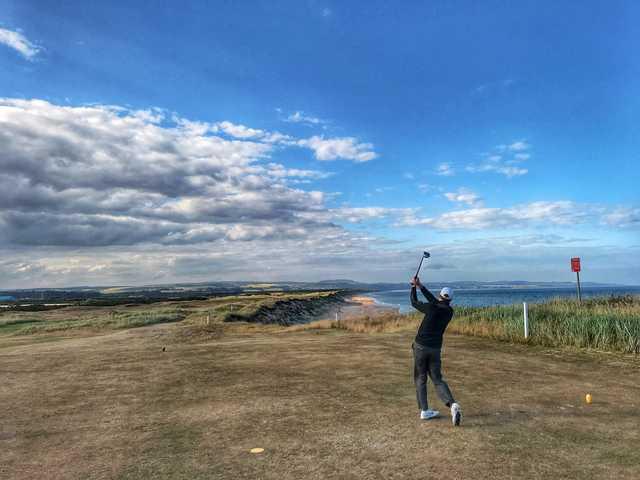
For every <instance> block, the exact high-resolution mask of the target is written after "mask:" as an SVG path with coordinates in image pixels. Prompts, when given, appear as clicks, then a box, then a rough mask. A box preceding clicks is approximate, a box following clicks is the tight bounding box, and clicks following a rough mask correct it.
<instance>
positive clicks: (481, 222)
mask: <svg viewBox="0 0 640 480" xmlns="http://www.w3.org/2000/svg"><path fill="white" fill-rule="evenodd" d="M601 212H602V210H601V209H600V208H598V207H594V206H592V205H586V204H577V203H574V202H570V201H556V202H544V201H541V202H532V203H528V204H522V205H516V206H513V207H508V208H470V209H467V210H456V211H452V212H447V213H443V214H442V215H439V216H437V217H426V218H425V217H423V218H420V217H416V216H411V215H409V216H406V217H404V218H403V219H402V220H401V221H400V222H399V223H398V225H403V226H418V225H423V226H428V227H433V228H436V229H439V230H453V229H469V230H481V229H491V228H515V227H523V226H528V225H539V224H542V225H550V224H551V225H570V224H577V223H586V222H588V221H592V220H595V219H596V218H597V215H598V214H599V213H601Z"/></svg>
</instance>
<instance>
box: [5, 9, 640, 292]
mask: <svg viewBox="0 0 640 480" xmlns="http://www.w3.org/2000/svg"><path fill="white" fill-rule="evenodd" d="M184 3H185V5H177V4H175V5H168V4H165V5H162V6H160V5H158V2H135V1H133V2H132V1H129V2H103V3H100V4H97V3H96V2H73V1H69V2H64V3H63V4H62V5H58V4H56V5H54V4H53V3H51V2H29V1H20V2H17V1H15V2H14V1H3V0H0V72H1V73H0V97H2V98H3V101H2V103H0V123H1V124H2V127H3V131H4V135H0V146H3V147H4V148H3V150H4V154H0V166H3V168H2V174H1V175H0V177H1V178H0V181H2V182H4V183H6V184H7V185H10V187H9V188H8V189H4V193H0V200H2V203H1V204H0V207H1V208H2V210H0V223H2V227H3V231H4V234H2V235H0V250H2V253H3V260H2V261H1V262H0V272H2V273H3V278H4V280H2V281H0V286H6V287H10V286H32V285H45V284H46V285H54V284H55V285H70V284H80V283H94V284H104V283H128V284H133V283H147V282H161V281H167V282H169V281H189V280H193V281H200V280H207V279H211V280H214V279H241V278H242V279H256V280H269V279H274V280H277V279H279V280H282V279H291V280H320V279H324V278H337V277H343V278H344V277H348V278H353V279H358V280H370V281H382V280H389V281H400V280H404V279H405V278H406V276H407V275H408V274H409V272H410V271H411V268H412V265H413V263H416V259H415V257H416V256H417V255H419V252H420V251H421V250H422V249H423V248H428V249H430V250H432V253H433V262H432V271H431V272H430V275H431V277H432V278H433V279H434V280H499V279H523V280H538V281H540V280H571V279H572V276H571V272H570V271H569V267H568V265H569V263H568V262H569V258H570V257H571V256H582V257H583V264H584V269H585V272H584V273H583V276H584V277H585V279H586V280H593V281H606V282H619V283H634V284H638V283H640V275H639V274H640V268H639V266H640V262H639V260H638V258H639V256H638V253H639V252H638V250H639V248H638V247H639V235H638V233H639V227H640V198H639V197H640V194H638V188H637V183H638V177H639V175H638V173H639V170H640V169H639V167H638V160H639V159H638V147H639V143H640V141H639V140H638V139H640V131H639V126H638V121H637V112H638V111H639V107H640V83H638V82H637V78H638V74H639V73H640V59H639V57H638V56H637V55H634V54H633V48H634V45H637V44H638V41H639V40H640V27H639V25H640V22H638V20H640V7H638V6H636V5H635V3H634V2H607V3H606V4H605V3H602V2H582V3H580V4H579V5H578V4H570V3H567V4H563V5H558V4H557V2H517V3H513V2H483V3H482V4H478V3H477V2H429V3H427V2H411V3H409V2H407V3H406V4H403V5H402V7H398V6H397V5H395V6H394V5H390V4H389V3H388V2H371V1H369V2H349V4H348V5H344V4H343V3H344V2H322V1H295V2H293V1H292V2H251V3H246V4H242V3H239V2H184ZM578 7H579V8H578ZM98 124H99V125H102V126H105V125H106V126H105V128H100V127H99V125H98ZM196 125H198V128H196ZM79 131H82V134H78V132H79ZM136 132H137V134H136ZM62 146H64V148H63V147H62ZM149 152H153V155H151V154H150V153H149ZM212 152H213V153H212ZM109 159H112V160H113V161H112V163H109ZM203 159H205V160H203ZM132 172H134V173H135V175H133V173H132ZM130 173H131V175H130ZM16 186H17V187H16ZM34 198H35V199H37V200H34ZM123 199H126V200H123ZM247 252H250V253H247ZM416 253H417V255H416Z"/></svg>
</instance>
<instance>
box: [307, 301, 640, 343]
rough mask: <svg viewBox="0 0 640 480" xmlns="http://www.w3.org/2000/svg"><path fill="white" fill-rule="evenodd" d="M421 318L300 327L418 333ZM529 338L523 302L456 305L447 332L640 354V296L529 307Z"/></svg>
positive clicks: (357, 320) (391, 316)
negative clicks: (524, 324)
mask: <svg viewBox="0 0 640 480" xmlns="http://www.w3.org/2000/svg"><path fill="white" fill-rule="evenodd" d="M420 320H421V315H419V314H407V315H400V314H385V315H381V316H379V317H361V318H354V319H348V320H342V321H335V320H334V321H328V320H325V321H322V322H315V323H313V324H309V325H308V326H301V327H298V328H333V329H340V330H347V331H351V332H358V333H381V332H394V331H402V330H415V329H417V327H418V325H419V322H420ZM529 324H530V325H529V329H530V332H529V335H530V336H529V338H528V339H525V338H524V334H523V315H522V304H517V305H505V306H494V307H455V316H454V319H453V321H452V322H451V324H450V325H449V328H448V330H447V331H448V332H454V333H461V334H464V335H472V336H478V337H488V338H493V339H496V340H503V341H509V342H515V343H530V344H538V345H547V346H560V347H578V348H589V349H596V350H608V351H618V352H627V353H640V297H638V296H631V295H628V296H622V297H598V298H590V299H587V300H583V301H582V303H578V301H577V300H571V299H553V300H551V301H548V302H546V303H541V304H531V305H530V306H529Z"/></svg>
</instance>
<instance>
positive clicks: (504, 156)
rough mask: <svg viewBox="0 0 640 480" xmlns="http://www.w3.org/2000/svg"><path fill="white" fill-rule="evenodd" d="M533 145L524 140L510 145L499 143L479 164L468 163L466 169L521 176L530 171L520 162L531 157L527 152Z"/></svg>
mask: <svg viewBox="0 0 640 480" xmlns="http://www.w3.org/2000/svg"><path fill="white" fill-rule="evenodd" d="M530 148H531V146H530V145H529V144H528V143H527V142H525V141H524V140H520V141H517V142H513V143H512V144H510V145H497V146H496V147H494V148H493V149H492V151H491V152H489V153H487V154H485V155H484V160H483V161H481V162H480V163H477V164H471V165H468V166H467V168H466V170H467V171H468V172H472V173H482V172H494V173H499V174H501V175H504V176H506V177H507V178H513V177H519V176H522V175H526V174H527V173H529V170H528V169H527V168H524V167H522V166H520V164H521V163H522V162H524V161H526V160H529V158H531V154H530V153H528V152H527V150H529V149H530Z"/></svg>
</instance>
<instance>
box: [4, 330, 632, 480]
mask: <svg viewBox="0 0 640 480" xmlns="http://www.w3.org/2000/svg"><path fill="white" fill-rule="evenodd" d="M187 328H189V327H187V326H185V325H180V324H163V325H153V326H150V327H143V328H139V329H132V330H126V331H118V332H116V333H108V334H104V335H101V336H90V337H77V336H76V337H73V338H61V337H60V336H58V337H45V336H39V337H26V338H25V337H21V338H20V339H19V341H18V339H16V338H15V337H14V338H11V337H5V338H0V375H1V378H2V384H1V386H0V406H1V410H0V412H1V414H0V415H1V431H0V477H1V478H3V479H5V478H6V479H13V480H21V479H37V478H47V479H73V478H77V479H107V478H109V479H111V478H117V479H125V478H127V479H143V478H144V479H146V478H154V479H158V478H171V479H190V480H191V479H200V478H202V479H204V478H207V479H211V478H212V479H223V478H224V479H240V478H249V479H278V480H286V479H325V478H344V479H350V478H352V479H363V478H376V479H377V478H379V479H393V478H397V479H404V478H416V479H417V478H446V479H458V478H465V479H485V478H486V479H492V480H496V479H503V478H545V479H560V478H576V479H588V480H593V479H600V478H602V479H604V478H607V479H609V478H616V479H637V478H640V453H639V452H640V450H639V449H638V445H640V432H639V419H640V374H639V373H638V372H639V369H640V362H639V361H638V359H636V358H634V357H629V356H627V357H625V356H622V355H604V354H602V355H599V354H588V355H587V354H578V353H574V354H568V353H560V352H558V351H551V350H548V349H543V348H541V347H527V346H522V345H509V344H501V343H496V342H493V341H490V340H484V339H475V338H467V337H462V336H450V337H449V338H448V339H447V342H446V349H445V354H444V367H445V374H446V376H447V377H448V380H449V383H450V385H451V387H452V389H453V391H454V393H455V394H456V395H457V397H458V399H459V401H460V403H461V404H462V406H463V411H464V424H463V426H462V427H461V428H458V429H454V428H453V427H452V426H451V424H450V422H449V420H448V418H442V419H438V420H433V421H429V422H420V421H419V420H418V418H417V410H416V406H415V400H414V393H413V386H412V383H411V379H410V369H411V353H410V344H411V337H412V335H411V334H410V333H390V334H377V335H375V334H374V335H371V334H356V333H350V332H343V331H335V330H319V331H312V330H310V331H284V332H282V331H281V329H279V328H261V327H259V326H256V327H250V328H243V329H241V328H239V327H236V326H230V327H229V328H226V327H225V328H224V329H218V330H216V331H215V332H213V333H210V334H209V335H206V336H197V337H195V338H194V336H193V335H191V336H188V335H185V334H184V332H185V329H187ZM27 339H29V341H28V342H27V341H26V340H27ZM163 346H166V347H167V350H166V352H163V351H162V347H163ZM587 392H590V393H592V394H593V397H594V403H593V404H592V405H586V404H585V403H584V400H583V398H584V394H585V393H587ZM430 393H431V390H430ZM432 400H433V405H434V406H438V407H440V406H441V405H440V404H439V402H438V401H437V400H435V399H434V398H433V396H432ZM253 447H263V448H264V449H265V452H264V453H262V454H257V455H254V454H251V453H249V450H250V449H251V448H253Z"/></svg>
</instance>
